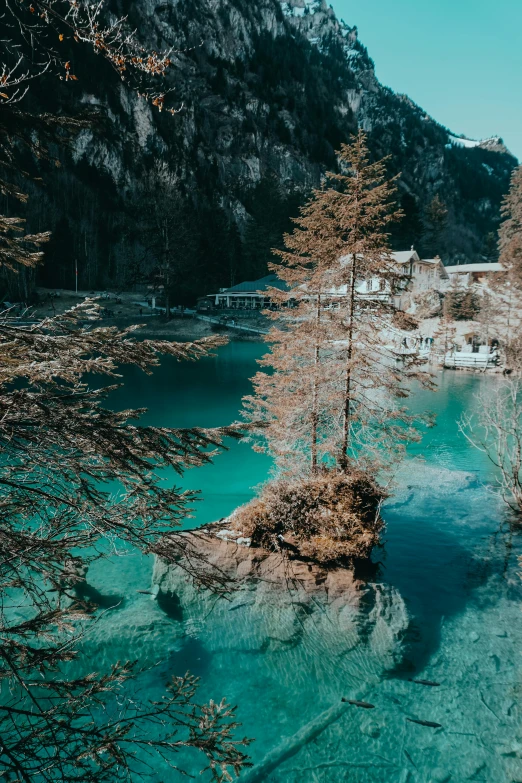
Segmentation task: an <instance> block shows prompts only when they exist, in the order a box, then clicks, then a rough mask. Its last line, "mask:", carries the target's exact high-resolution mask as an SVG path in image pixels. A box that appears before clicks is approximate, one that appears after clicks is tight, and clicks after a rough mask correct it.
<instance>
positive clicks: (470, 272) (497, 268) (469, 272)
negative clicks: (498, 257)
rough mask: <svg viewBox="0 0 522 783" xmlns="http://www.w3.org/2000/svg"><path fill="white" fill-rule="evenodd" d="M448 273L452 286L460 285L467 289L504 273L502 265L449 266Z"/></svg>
mask: <svg viewBox="0 0 522 783" xmlns="http://www.w3.org/2000/svg"><path fill="white" fill-rule="evenodd" d="M446 272H447V274H448V279H449V283H450V285H453V284H455V282H457V283H458V285H459V287H462V288H467V287H468V286H469V285H471V284H472V283H484V282H486V281H487V279H488V278H490V277H491V275H494V274H495V273H498V272H502V266H501V264H490V263H487V262H484V263H480V264H457V265H456V266H447V267H446Z"/></svg>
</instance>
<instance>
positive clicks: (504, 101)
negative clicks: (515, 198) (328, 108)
mask: <svg viewBox="0 0 522 783" xmlns="http://www.w3.org/2000/svg"><path fill="white" fill-rule="evenodd" d="M329 2H331V4H332V6H333V8H334V9H335V11H336V14H337V16H338V17H339V18H342V19H344V20H345V22H347V23H348V24H350V25H354V24H355V25H357V27H358V28H359V38H360V40H361V42H362V43H363V44H365V46H367V48H368V51H369V54H370V57H372V58H373V60H374V62H375V69H376V74H377V77H378V78H379V80H380V81H381V82H382V83H383V84H385V85H387V86H388V87H391V88H392V89H393V90H394V91H395V92H401V93H406V94H407V95H409V96H410V98H412V99H413V100H414V101H415V102H416V103H418V104H419V105H420V106H421V107H422V108H423V109H425V110H426V111H427V112H428V114H430V115H431V116H432V117H434V119H436V120H437V121H438V122H440V123H441V124H442V125H445V126H446V127H448V128H449V129H450V130H451V131H452V132H454V133H455V134H456V135H461V134H465V135H466V136H468V137H469V138H472V139H484V138H489V137H490V136H501V137H502V138H503V139H504V142H505V144H506V146H507V147H508V148H509V149H510V150H511V152H512V153H513V154H514V155H516V156H517V157H518V159H519V160H520V161H522V0H329Z"/></svg>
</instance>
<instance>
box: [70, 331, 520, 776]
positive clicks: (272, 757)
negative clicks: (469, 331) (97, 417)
mask: <svg viewBox="0 0 522 783" xmlns="http://www.w3.org/2000/svg"><path fill="white" fill-rule="evenodd" d="M262 351H263V347H262V346H260V345H257V344H253V343H232V344H230V345H229V346H227V347H225V348H223V349H220V351H219V355H218V357H217V358H216V359H211V360H205V361H203V362H199V363H196V364H177V363H175V362H171V361H165V362H164V363H163V364H162V366H161V367H160V368H158V369H157V370H156V371H155V373H154V374H153V376H152V377H147V376H144V375H141V374H139V373H138V372H135V371H126V372H125V387H124V388H123V389H122V390H120V391H118V392H116V393H115V394H114V395H113V397H112V404H113V405H115V406H118V407H131V406H136V407H142V406H145V407H147V408H149V413H148V414H147V416H146V421H147V422H148V423H153V424H163V425H175V426H191V425H202V426H213V425H221V424H228V423H230V422H231V421H233V420H234V419H236V418H237V414H238V410H239V407H240V401H241V397H242V396H243V395H244V394H246V393H248V392H249V390H250V386H249V382H248V378H249V377H250V376H252V375H253V373H254V372H255V370H256V365H255V359H256V358H258V357H259V356H260V355H261V353H262ZM495 382H496V381H495V380H494V379H491V378H482V377H478V376H474V375H467V374H459V373H451V372H445V373H441V374H440V375H439V391H438V392H437V393H435V394H429V393H427V392H418V393H417V394H416V395H415V397H414V399H413V400H412V407H414V408H415V409H418V410H426V409H430V410H433V411H435V412H436V413H438V424H437V426H436V427H435V428H434V429H432V430H429V431H428V432H427V433H426V434H425V437H424V440H423V443H422V444H421V445H416V446H415V447H412V448H411V450H410V456H409V458H408V460H407V461H406V462H405V464H404V465H403V467H402V468H401V470H400V472H399V474H398V476H397V485H398V486H397V490H396V492H395V494H394V496H393V497H392V498H391V499H390V500H389V501H388V502H387V504H386V506H385V509H384V517H385V519H386V522H387V528H386V533H385V536H384V542H383V547H382V549H381V550H379V551H377V552H376V553H375V558H374V559H375V560H376V561H379V562H380V568H379V572H378V573H377V575H375V574H374V575H373V576H372V578H371V580H370V583H369V587H368V593H367V595H368V596H369V598H368V599H367V602H369V601H370V597H371V601H372V607H373V608H372V609H371V611H370V609H369V608H368V606H366V607H365V606H364V601H363V603H362V604H361V606H360V607H359V608H356V609H353V608H352V609H350V612H349V613H348V614H346V613H345V615H343V616H342V618H341V619H339V618H340V616H337V615H336V616H335V618H333V619H332V617H330V615H328V613H326V612H323V613H321V612H317V613H316V614H314V615H313V616H312V617H311V618H305V619H304V620H303V621H301V620H299V622H297V621H296V618H295V617H294V615H292V614H289V613H288V607H286V606H283V607H268V608H267V607H266V605H264V606H260V605H258V604H256V603H255V602H254V599H251V600H250V603H249V601H248V600H244V601H243V598H242V599H241V601H243V603H237V602H236V604H234V606H233V607H231V606H230V604H226V603H225V602H218V603H217V604H215V603H214V602H212V603H209V602H208V600H207V599H206V598H204V597H199V598H194V599H192V600H189V599H187V600H186V601H185V602H184V604H183V614H182V616H179V617H177V618H174V617H169V616H167V615H166V614H165V613H164V612H162V610H161V609H160V608H159V607H158V605H157V603H156V602H154V601H151V600H150V598H149V597H148V596H145V595H141V594H138V593H137V590H140V589H141V590H143V589H147V588H148V587H149V586H150V582H151V571H152V563H151V559H150V558H147V557H143V556H141V555H138V554H136V553H130V554H127V555H125V556H122V557H114V558H112V559H111V560H110V561H109V562H104V563H99V564H98V565H96V566H95V567H93V568H92V570H91V572H90V574H89V581H90V583H91V584H92V585H93V586H94V587H95V588H97V589H98V590H99V591H100V592H101V593H103V594H104V595H105V596H111V601H112V597H114V596H119V597H120V598H121V599H122V601H121V603H120V606H119V608H118V609H117V610H115V611H112V612H110V613H108V614H107V615H105V616H104V617H103V618H102V620H101V621H100V622H99V623H98V625H97V626H96V627H95V628H94V629H93V631H92V632H91V633H90V635H89V636H88V638H87V640H86V642H85V644H86V646H87V648H88V651H89V656H90V660H91V661H92V665H93V666H96V667H98V666H101V665H106V664H107V663H108V662H110V661H114V660H115V659H118V658H120V659H122V658H132V659H134V658H138V659H139V660H140V662H141V663H142V664H143V665H149V664H156V663H158V664H159V665H158V666H157V667H156V668H155V669H153V670H151V671H150V672H148V673H147V674H145V675H143V676H142V677H141V678H140V680H139V682H138V685H137V693H138V696H139V694H140V693H141V694H143V695H147V696H152V697H153V698H154V697H156V696H160V695H161V693H162V688H163V686H164V684H165V682H166V681H167V679H168V678H169V676H170V675H171V674H181V673H184V672H185V671H186V670H187V669H190V670H191V671H193V672H194V673H195V674H197V675H199V676H201V683H202V684H201V695H202V697H206V698H208V697H211V696H213V697H215V698H218V699H219V698H221V697H222V696H226V697H227V699H228V700H229V701H231V702H232V703H234V704H237V705H238V708H239V709H238V717H239V719H240V720H241V721H242V723H243V729H242V733H244V734H246V735H248V736H252V737H255V739H256V741H255V743H254V745H252V747H251V753H252V757H253V760H254V762H255V763H256V765H257V767H255V768H254V770H253V772H250V773H248V775H247V777H246V778H245V779H246V780H247V781H254V780H256V781H261V780H263V781H265V780H266V781H270V783H316V781H317V782H323V781H324V782H325V783H326V782H328V783H333V782H334V781H335V782H337V781H350V782H351V783H406V782H407V781H411V783H417V782H419V783H428V781H434V782H435V781H438V783H442V782H443V781H456V782H459V781H466V780H472V781H483V782H484V783H504V782H505V783H516V782H517V781H522V760H521V759H522V724H521V721H520V717H521V716H520V706H519V705H520V700H521V695H522V668H521V666H520V663H521V657H520V656H521V652H522V589H521V584H522V583H521V581H520V578H519V575H518V565H517V555H518V554H520V553H521V552H522V547H521V541H520V534H519V533H518V532H516V531H514V530H513V529H511V528H510V526H509V524H508V523H507V521H506V515H505V511H504V509H503V507H502V506H501V504H500V503H499V502H498V500H497V498H496V497H495V496H494V495H493V494H492V493H491V491H490V488H489V486H488V485H489V484H490V483H491V481H492V479H493V474H492V470H491V467H490V465H489V463H488V462H487V460H486V459H485V458H484V456H483V455H481V454H480V453H479V452H477V451H476V450H474V449H473V448H472V447H471V446H470V445H469V444H468V443H467V442H466V441H465V439H464V438H463V437H462V436H461V435H459V433H458V429H457V425H456V422H457V420H458V419H459V417H460V415H461V414H462V412H463V411H464V410H469V409H470V408H471V407H473V406H474V405H476V401H475V399H474V395H475V392H476V391H477V390H478V389H479V387H480V385H481V384H493V383H495ZM230 446H231V447H230V451H228V452H227V453H225V454H224V455H222V456H220V457H219V458H218V459H217V460H216V462H215V464H214V465H213V466H208V467H205V468H202V469H200V470H197V471H192V472H190V473H189V474H188V476H187V477H186V479H185V480H184V481H183V485H184V486H186V487H190V488H196V487H197V488H201V489H202V490H203V497H204V499H203V500H202V502H201V503H200V504H198V509H197V517H196V522H197V523H199V522H206V521H210V520H215V519H219V518H220V517H223V516H225V515H227V514H228V513H230V512H231V511H232V510H233V509H234V508H235V507H236V506H238V505H239V504H241V503H244V502H245V501H246V500H248V499H249V498H250V497H251V496H252V494H253V489H252V488H253V487H254V486H255V485H256V484H258V483H260V482H261V481H263V480H264V478H265V477H266V474H267V471H268V469H269V461H268V460H267V458H266V457H264V456H263V455H259V454H256V453H254V452H253V451H252V450H251V449H250V448H249V447H248V446H247V445H245V444H230ZM187 589H188V588H187ZM247 597H248V596H247ZM411 677H413V678H417V679H425V680H433V681H436V682H439V683H441V685H440V687H428V686H422V685H416V684H414V683H411V682H409V680H408V678H411ZM341 696H345V697H347V698H359V699H361V698H362V699H364V700H366V701H369V702H371V703H372V704H374V705H375V706H376V708H375V709H374V710H371V711H369V710H368V711H366V710H362V709H358V708H356V707H343V706H340V699H341ZM407 718H413V719H421V720H428V721H433V722H436V723H439V724H441V726H442V728H440V729H433V728H429V727H426V726H421V725H418V724H415V723H411V722H409V721H408V720H407ZM185 762H186V763H187V764H188V765H191V764H192V763H195V762H193V760H192V759H186V760H185ZM194 771H195V768H194ZM175 777H176V775H175V773H172V772H167V771H166V770H162V769H160V768H158V770H157V776H156V777H153V780H155V781H156V783H159V781H166V780H169V781H170V780H173V779H175Z"/></svg>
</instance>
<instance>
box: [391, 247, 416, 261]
mask: <svg viewBox="0 0 522 783" xmlns="http://www.w3.org/2000/svg"><path fill="white" fill-rule="evenodd" d="M392 257H393V259H394V260H395V261H396V262H397V263H398V264H401V265H402V264H409V263H410V261H412V260H413V261H420V258H419V256H418V254H417V251H416V250H414V248H413V247H412V249H411V250H398V251H396V252H395V253H392Z"/></svg>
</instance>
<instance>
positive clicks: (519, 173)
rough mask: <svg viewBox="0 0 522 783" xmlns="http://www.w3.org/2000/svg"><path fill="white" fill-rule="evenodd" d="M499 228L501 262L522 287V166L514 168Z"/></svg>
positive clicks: (515, 282) (516, 283)
mask: <svg viewBox="0 0 522 783" xmlns="http://www.w3.org/2000/svg"><path fill="white" fill-rule="evenodd" d="M502 216H503V218H504V221H503V223H502V224H501V226H500V230H499V249H500V263H501V264H502V266H503V267H504V269H505V270H506V271H507V272H508V273H509V275H510V277H511V280H512V282H513V283H514V284H515V285H516V287H517V288H518V289H522V166H519V167H518V168H517V169H515V170H514V172H513V174H512V177H511V186H510V189H509V193H508V194H507V196H506V197H505V199H504V202H503V205H502Z"/></svg>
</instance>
